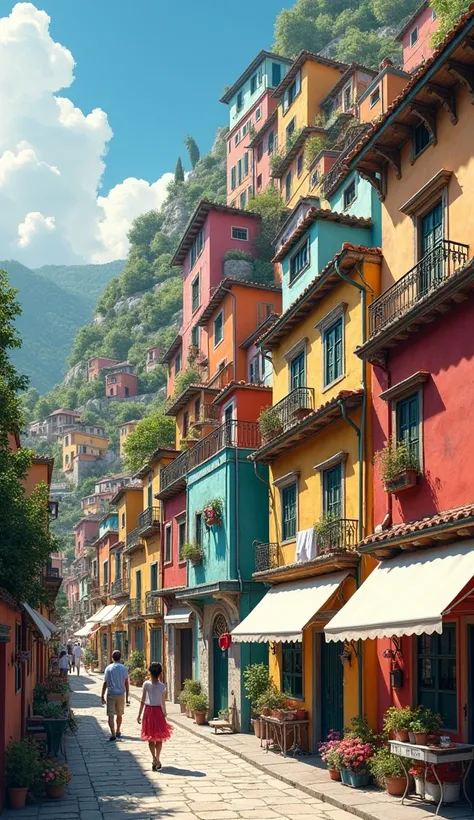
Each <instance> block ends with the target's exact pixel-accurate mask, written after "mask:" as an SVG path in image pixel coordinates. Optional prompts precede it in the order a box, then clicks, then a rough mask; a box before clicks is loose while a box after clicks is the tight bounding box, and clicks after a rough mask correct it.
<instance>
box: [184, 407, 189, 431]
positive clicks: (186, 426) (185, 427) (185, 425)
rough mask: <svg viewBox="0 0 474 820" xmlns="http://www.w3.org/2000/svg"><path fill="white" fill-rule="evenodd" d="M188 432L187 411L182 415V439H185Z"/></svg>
mask: <svg viewBox="0 0 474 820" xmlns="http://www.w3.org/2000/svg"><path fill="white" fill-rule="evenodd" d="M188 432H189V412H188V411H187V410H185V411H184V413H183V438H186V436H187V435H188Z"/></svg>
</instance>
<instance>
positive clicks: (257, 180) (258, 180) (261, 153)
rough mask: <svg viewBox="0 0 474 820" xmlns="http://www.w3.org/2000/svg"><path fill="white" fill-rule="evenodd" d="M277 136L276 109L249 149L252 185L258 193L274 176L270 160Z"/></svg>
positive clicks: (251, 142) (250, 143)
mask: <svg viewBox="0 0 474 820" xmlns="http://www.w3.org/2000/svg"><path fill="white" fill-rule="evenodd" d="M270 99H273V98H272V97H271V98H270ZM275 102H276V100H275ZM276 136H277V111H276V109H275V111H274V112H273V114H270V116H269V117H268V119H267V121H266V122H265V123H264V124H263V125H262V127H261V129H260V131H258V132H257V134H256V136H254V137H253V139H252V140H251V141H250V142H249V149H250V151H251V153H252V169H253V173H252V185H253V190H254V191H255V193H256V194H259V193H260V192H261V191H264V190H265V188H266V187H267V186H268V185H269V183H270V180H271V178H272V177H271V166H270V160H271V157H272V154H273V151H274V149H275V146H276Z"/></svg>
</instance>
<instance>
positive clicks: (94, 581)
mask: <svg viewBox="0 0 474 820" xmlns="http://www.w3.org/2000/svg"><path fill="white" fill-rule="evenodd" d="M100 596H101V589H100V586H99V579H98V578H91V580H90V583H89V598H90V599H91V600H97V598H100Z"/></svg>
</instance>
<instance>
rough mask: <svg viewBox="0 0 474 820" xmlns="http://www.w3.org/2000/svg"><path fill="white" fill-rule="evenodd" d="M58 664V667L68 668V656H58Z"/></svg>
mask: <svg viewBox="0 0 474 820" xmlns="http://www.w3.org/2000/svg"><path fill="white" fill-rule="evenodd" d="M58 666H59V668H60V669H69V658H68V656H67V655H64V656H63V657H62V658H59V662H58Z"/></svg>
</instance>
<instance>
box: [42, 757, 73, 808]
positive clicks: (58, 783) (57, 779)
mask: <svg viewBox="0 0 474 820" xmlns="http://www.w3.org/2000/svg"><path fill="white" fill-rule="evenodd" d="M42 769H43V770H42V772H41V779H42V781H43V783H44V787H45V791H46V797H51V798H53V799H54V800H58V799H59V798H61V797H64V789H65V788H66V786H67V784H68V783H69V782H70V780H72V775H71V774H70V772H69V769H68V767H67V766H65V765H64V766H61V765H60V764H59V763H58V762H57V761H56V760H45V761H43V766H42Z"/></svg>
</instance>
